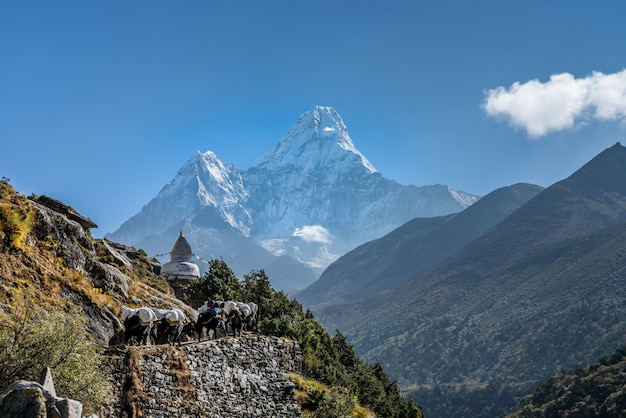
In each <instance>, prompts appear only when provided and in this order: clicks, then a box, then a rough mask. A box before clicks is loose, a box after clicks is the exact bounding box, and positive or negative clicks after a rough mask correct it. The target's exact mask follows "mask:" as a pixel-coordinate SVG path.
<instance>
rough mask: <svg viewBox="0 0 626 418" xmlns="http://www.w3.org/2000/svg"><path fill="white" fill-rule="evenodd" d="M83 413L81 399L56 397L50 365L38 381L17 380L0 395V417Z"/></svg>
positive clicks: (64, 417)
mask: <svg viewBox="0 0 626 418" xmlns="http://www.w3.org/2000/svg"><path fill="white" fill-rule="evenodd" d="M82 412H83V405H82V404H81V403H80V402H78V401H76V400H73V399H68V398H62V397H59V396H57V394H56V391H55V390H54V382H53V380H52V374H51V373H50V369H49V368H46V369H45V370H44V372H43V373H42V377H41V383H37V382H30V381H26V380H17V381H15V382H13V383H12V384H10V385H9V387H7V388H6V389H5V390H4V391H3V392H2V394H0V417H6V418H11V417H15V418H18V417H19V418H80V417H81V416H82Z"/></svg>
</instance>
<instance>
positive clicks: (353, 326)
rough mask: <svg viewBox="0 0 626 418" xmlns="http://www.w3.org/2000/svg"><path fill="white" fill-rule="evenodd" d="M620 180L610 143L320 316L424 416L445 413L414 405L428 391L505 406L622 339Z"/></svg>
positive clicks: (624, 237)
mask: <svg viewBox="0 0 626 418" xmlns="http://www.w3.org/2000/svg"><path fill="white" fill-rule="evenodd" d="M625 174H626V148H624V147H623V146H621V144H619V143H617V144H616V145H614V146H612V147H610V148H608V149H606V150H604V151H602V152H601V153H599V154H598V155H597V156H596V157H594V158H593V159H592V160H591V161H589V162H588V163H587V164H585V165H583V166H582V167H581V168H580V169H579V170H577V171H576V172H574V173H573V174H572V175H571V176H569V177H568V178H566V179H564V180H562V181H560V182H557V183H555V184H553V185H551V186H550V187H548V188H546V189H545V190H543V191H541V192H540V193H539V194H537V195H536V196H535V197H534V198H532V199H530V200H529V201H528V202H526V203H525V204H524V205H522V206H521V207H520V208H519V209H517V210H515V211H514V212H513V213H511V214H510V215H509V216H507V217H506V218H505V219H504V220H502V221H501V222H499V223H498V224H497V225H495V226H494V227H492V228H490V229H489V230H487V231H486V232H485V233H484V234H482V235H481V236H480V237H478V238H477V239H475V240H473V241H472V242H470V243H469V244H467V245H465V246H464V247H462V248H461V249H459V250H458V251H457V252H455V253H454V254H452V255H451V256H450V257H448V258H446V259H444V260H443V261H441V262H439V263H437V264H435V265H432V266H430V267H428V268H427V269H425V270H423V271H421V272H418V273H417V274H415V275H414V276H412V277H411V278H410V279H409V280H408V281H407V282H406V283H405V284H403V285H402V286H400V287H397V288H394V289H390V290H389V291H386V292H380V293H378V294H376V295H374V296H371V297H370V298H368V299H365V300H362V301H355V302H354V303H350V304H346V305H344V306H343V311H342V312H341V314H339V313H337V312H336V311H333V310H332V309H328V310H326V311H324V315H321V316H320V320H321V322H322V323H323V324H324V325H325V326H329V324H331V325H332V327H336V328H337V329H339V330H340V331H341V332H342V333H345V334H346V336H347V337H348V338H349V339H350V341H351V342H353V343H354V346H355V349H356V350H357V352H359V353H360V354H361V355H363V356H364V358H366V359H367V360H369V361H378V362H380V363H381V364H382V365H383V367H385V368H386V369H387V370H389V373H390V376H391V377H392V378H395V379H398V382H399V384H400V386H401V387H402V388H404V389H405V390H407V391H409V392H410V393H411V394H412V396H413V398H414V399H420V402H421V404H422V406H424V407H425V411H426V413H427V415H428V416H431V417H444V416H449V415H446V414H449V411H448V412H447V413H443V412H441V411H442V409H441V408H440V407H437V406H435V405H433V404H432V403H431V401H432V399H431V400H429V399H428V398H427V397H426V398H425V397H424V396H425V394H426V393H430V394H431V395H432V392H428V391H429V390H430V391H432V387H433V386H434V385H437V386H438V387H440V388H444V390H447V391H455V390H458V389H456V388H457V387H459V385H465V387H482V386H485V385H487V384H489V382H499V384H501V385H504V386H505V387H506V388H507V391H509V392H507V393H509V395H507V396H510V399H509V404H508V406H507V408H511V407H513V406H514V405H515V397H516V396H519V395H521V394H522V392H524V391H525V390H528V388H529V386H531V385H532V384H535V383H536V382H538V381H540V380H542V379H545V378H547V377H549V376H550V375H551V374H553V373H556V371H557V369H558V367H572V366H573V364H574V363H576V362H580V363H587V362H590V361H593V360H594V359H595V358H599V357H601V356H602V355H606V354H609V353H610V352H612V351H613V350H614V349H615V348H616V347H619V346H622V345H623V343H624V341H623V335H624V334H625V333H626V320H624V319H623V318H626V290H625V289H626V286H624V280H625V279H624V278H626V251H625V248H626V186H625V185H624V180H623V179H624V178H626V176H625ZM389 318H401V320H395V321H393V320H392V321H390V320H389ZM381 323H384V324H385V326H384V327H381V326H380V325H377V324H381ZM372 329H376V332H372V331H371V330H372ZM516 394H517V395H516ZM466 396H467V395H466ZM494 396H495V392H494ZM438 408H439V409H438ZM437 411H440V412H437ZM481 414H482V412H481V413H477V414H476V415H475V416H499V415H489V414H488V413H486V415H481Z"/></svg>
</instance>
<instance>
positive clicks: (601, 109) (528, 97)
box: [482, 70, 626, 138]
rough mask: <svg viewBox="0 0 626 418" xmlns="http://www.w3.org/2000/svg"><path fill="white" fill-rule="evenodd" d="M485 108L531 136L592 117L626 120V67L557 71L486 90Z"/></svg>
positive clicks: (573, 124)
mask: <svg viewBox="0 0 626 418" xmlns="http://www.w3.org/2000/svg"><path fill="white" fill-rule="evenodd" d="M485 95H486V98H485V101H484V102H483V105H482V106H483V109H484V110H485V112H486V113H487V114H488V115H489V116H504V117H505V118H508V119H509V121H510V123H511V124H512V125H513V126H516V127H520V128H522V129H524V130H526V132H527V133H528V134H529V135H530V136H531V137H535V138H536V137H540V136H543V135H546V134H548V133H550V132H552V131H559V130H563V129H569V128H573V127H575V126H576V125H577V124H579V123H582V122H584V121H586V120H588V119H591V118H596V119H601V120H618V121H620V122H622V123H626V70H622V71H621V72H618V73H615V74H602V73H600V72H594V73H593V74H591V75H590V76H588V77H585V78H578V79H577V78H574V76H572V75H571V74H568V73H563V74H555V75H552V76H551V77H550V80H549V81H547V82H545V83H541V82H540V81H538V80H530V81H527V82H526V83H519V82H515V83H513V84H512V85H511V86H510V87H509V88H508V89H507V88H505V87H497V88H495V89H491V90H487V91H486V92H485Z"/></svg>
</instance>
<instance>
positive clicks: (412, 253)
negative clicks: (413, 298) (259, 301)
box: [297, 184, 543, 328]
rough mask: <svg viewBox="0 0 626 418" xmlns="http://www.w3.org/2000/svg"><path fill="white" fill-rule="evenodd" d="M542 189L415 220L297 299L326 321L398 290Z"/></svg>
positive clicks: (517, 189)
mask: <svg viewBox="0 0 626 418" xmlns="http://www.w3.org/2000/svg"><path fill="white" fill-rule="evenodd" d="M542 189H543V188H542V187H539V186H535V185H532V184H516V185H513V186H509V187H503V188H501V189H497V190H495V191H493V192H491V193H489V194H488V195H486V196H484V197H482V198H481V199H480V200H479V201H478V202H476V203H474V204H473V205H471V206H470V207H468V208H466V209H465V210H463V211H462V212H459V213H455V214H451V215H447V216H440V217H434V218H415V219H412V220H410V221H409V222H407V223H405V224H404V225H402V226H400V227H398V228H397V229H395V230H393V231H392V232H390V233H389V234H387V235H385V236H384V237H382V238H379V239H376V240H373V241H369V242H367V243H365V244H363V245H361V246H359V247H357V248H356V249H354V250H352V251H350V252H348V253H347V254H345V255H343V256H342V257H340V258H339V259H338V260H337V261H335V262H334V263H333V264H331V265H330V266H329V267H328V268H327V269H326V270H324V272H323V273H322V275H321V277H320V278H319V279H318V280H317V281H316V282H314V283H313V284H311V285H310V286H309V287H307V288H306V289H304V290H303V291H301V292H299V293H298V294H297V299H298V301H299V302H301V303H302V304H303V305H305V306H309V307H311V308H312V309H313V311H315V312H319V313H321V314H322V316H324V315H323V311H324V310H326V309H328V310H331V311H332V310H336V309H337V306H335V305H336V304H343V303H346V302H348V301H355V300H359V299H363V298H365V297H368V296H372V295H374V294H376V293H378V292H380V291H383V290H389V289H392V288H394V287H397V286H399V285H401V284H402V283H404V282H406V281H407V280H409V279H410V278H411V276H413V275H414V274H415V273H417V272H419V271H421V270H424V269H426V268H427V267H430V266H432V265H434V264H436V263H438V262H440V261H442V260H444V259H445V258H447V257H449V256H450V255H452V254H453V253H454V252H455V251H457V250H458V249H460V248H461V247H462V246H464V245H465V244H467V243H469V242H471V241H473V240H474V239H476V238H478V237H479V236H480V235H482V234H483V233H484V232H485V231H487V230H488V229H489V228H491V227H492V226H494V225H496V224H497V223H498V222H500V221H501V220H503V219H504V218H506V217H507V216H508V215H510V214H511V213H512V212H513V211H515V210H516V209H518V208H519V207H520V206H521V205H522V204H524V203H526V202H527V201H528V200H530V199H531V198H533V197H535V196H536V195H537V194H538V193H539V192H540V191H541V190H542ZM317 304H321V305H323V306H317V307H316V306H315V305H317ZM331 328H332V327H331Z"/></svg>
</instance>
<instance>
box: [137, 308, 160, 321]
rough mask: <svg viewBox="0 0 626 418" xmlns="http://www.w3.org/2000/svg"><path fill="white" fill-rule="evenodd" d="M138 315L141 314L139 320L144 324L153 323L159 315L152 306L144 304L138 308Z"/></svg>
mask: <svg viewBox="0 0 626 418" xmlns="http://www.w3.org/2000/svg"><path fill="white" fill-rule="evenodd" d="M137 315H138V316H139V320H140V321H141V323H142V324H144V325H145V324H151V323H152V322H154V321H156V319H157V316H156V313H155V312H154V310H153V309H152V308H149V307H147V306H143V307H141V308H139V309H138V310H137Z"/></svg>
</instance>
